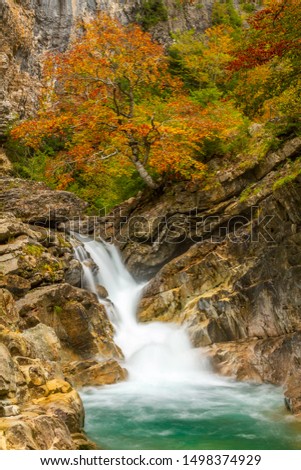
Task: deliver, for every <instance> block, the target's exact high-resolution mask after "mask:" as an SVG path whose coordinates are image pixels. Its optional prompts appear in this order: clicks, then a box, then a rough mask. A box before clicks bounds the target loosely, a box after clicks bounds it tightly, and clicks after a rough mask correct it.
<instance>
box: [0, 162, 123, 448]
mask: <svg viewBox="0 0 301 470" xmlns="http://www.w3.org/2000/svg"><path fill="white" fill-rule="evenodd" d="M1 162H2V165H1V167H0V175H1V176H0V204H1V208H0V449H89V448H93V447H94V445H93V443H91V442H90V441H89V440H88V439H87V438H86V436H85V434H84V433H83V425H84V410H83V406H82V402H81V399H80V397H79V395H78V393H77V391H76V390H75V388H78V387H81V386H84V385H102V384H110V383H115V382H117V381H119V380H123V379H124V378H125V377H126V371H125V370H124V369H123V368H122V367H121V366H120V365H119V363H118V360H120V359H122V353H121V351H120V350H119V348H118V347H117V346H116V345H115V343H114V341H113V328H112V325H111V323H110V322H109V320H108V318H107V315H106V312H105V310H104V307H103V306H101V305H100V304H99V303H98V301H97V299H96V297H95V296H94V295H93V294H90V293H89V292H87V291H85V290H83V289H81V288H80V287H79V286H80V285H81V269H82V268H81V265H80V263H79V262H78V261H77V260H76V259H74V254H73V247H72V245H71V243H70V239H69V237H66V236H65V235H64V234H63V233H58V232H57V231H56V230H55V229H54V228H55V226H56V224H58V223H61V222H62V220H65V218H66V217H67V215H69V214H73V215H78V216H79V215H80V214H81V213H82V212H83V211H84V209H85V207H86V204H85V203H84V202H83V201H81V200H80V199H78V198H77V197H75V196H73V195H71V194H69V193H65V192H60V191H58V192H55V191H51V190H49V189H48V188H47V187H46V186H45V185H43V184H39V183H33V182H30V181H23V180H20V179H14V178H11V177H10V176H9V175H7V173H9V172H10V166H9V165H8V163H7V161H6V160H5V157H4V156H3V158H2V160H1ZM52 227H53V228H52Z"/></svg>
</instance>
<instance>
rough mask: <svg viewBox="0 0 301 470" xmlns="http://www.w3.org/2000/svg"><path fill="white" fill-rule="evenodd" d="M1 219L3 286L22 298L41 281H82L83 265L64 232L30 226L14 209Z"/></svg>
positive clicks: (1, 278)
mask: <svg viewBox="0 0 301 470" xmlns="http://www.w3.org/2000/svg"><path fill="white" fill-rule="evenodd" d="M0 222H1V225H0V242H2V244H0V287H5V288H7V289H8V290H9V291H10V292H11V293H12V294H13V295H14V297H17V298H18V297H22V296H23V295H25V294H26V293H27V292H28V291H29V290H30V289H31V288H33V287H37V286H40V285H45V284H53V283H56V282H62V281H63V280H65V279H68V280H69V281H70V282H71V283H74V284H79V283H80V276H81V266H80V263H79V262H78V261H77V260H75V259H74V253H73V250H72V246H71V244H70V242H69V241H68V240H67V238H66V237H65V236H64V234H54V233H53V231H52V230H49V229H48V230H46V229H43V228H40V227H32V228H30V227H29V226H28V225H27V224H25V223H23V222H21V221H20V219H17V218H16V217H15V216H14V215H12V214H11V213H3V214H1V215H0ZM32 326H33V325H32Z"/></svg>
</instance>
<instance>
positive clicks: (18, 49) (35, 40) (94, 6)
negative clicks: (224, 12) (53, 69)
mask: <svg viewBox="0 0 301 470" xmlns="http://www.w3.org/2000/svg"><path fill="white" fill-rule="evenodd" d="M159 3H160V5H161V1H159ZM213 3H214V0H199V1H195V2H190V1H187V0H183V1H182V0H180V1H178V0H162V9H161V10H162V11H163V12H165V13H164V14H163V15H162V14H161V16H160V14H158V12H156V8H157V7H156V1H154V0H128V1H126V2H124V1H121V0H53V1H50V0H20V1H18V2H15V1H14V0H1V1H0V25H1V28H0V139H1V138H2V139H3V138H4V137H5V132H6V130H7V126H8V124H9V123H10V122H12V121H13V120H14V119H16V118H21V119H22V118H24V117H26V116H28V115H30V114H31V113H32V112H33V111H34V110H35V109H36V107H37V101H38V95H39V86H40V85H39V77H40V73H41V63H42V60H43V54H44V52H45V51H47V50H64V49H65V48H66V47H67V45H68V42H69V40H70V37H71V36H72V32H73V31H74V25H75V24H76V20H77V19H79V18H81V19H82V18H84V19H89V18H91V16H93V15H95V14H96V13H97V12H98V11H106V12H108V13H109V14H112V15H114V16H116V17H118V18H119V19H120V20H121V21H123V22H127V21H130V20H136V21H142V22H143V15H144V16H146V17H148V19H149V16H151V15H153V19H152V22H151V25H150V30H151V32H152V34H153V36H154V37H155V38H156V39H158V40H159V41H161V42H163V43H166V42H168V41H169V40H170V33H171V32H172V31H177V30H180V31H183V30H187V29H191V28H194V29H196V30H198V31H199V30H203V29H205V28H206V27H207V26H208V25H209V24H210V18H211V12H212V5H213ZM235 3H237V6H238V4H239V2H235ZM146 8H147V9H146ZM143 12H144V13H143Z"/></svg>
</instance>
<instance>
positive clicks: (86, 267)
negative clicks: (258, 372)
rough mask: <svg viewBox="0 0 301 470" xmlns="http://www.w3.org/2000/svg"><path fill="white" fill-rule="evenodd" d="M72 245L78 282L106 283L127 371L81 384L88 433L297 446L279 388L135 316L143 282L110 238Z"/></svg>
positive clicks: (136, 443)
mask: <svg viewBox="0 0 301 470" xmlns="http://www.w3.org/2000/svg"><path fill="white" fill-rule="evenodd" d="M82 241H83V240H82ZM75 251H76V256H77V258H78V259H79V260H80V261H81V263H82V265H83V271H84V278H83V287H85V288H87V289H88V290H90V291H92V292H94V293H95V294H96V295H98V286H99V285H101V286H104V287H105V288H106V290H107V291H108V294H109V300H104V299H103V298H101V297H100V296H98V298H99V301H100V302H101V303H103V304H104V305H105V307H106V309H107V313H108V315H109V317H110V319H111V321H112V323H113V325H114V328H115V342H116V344H118V346H119V347H120V348H121V349H122V351H123V353H124V356H125V361H124V367H126V369H127V370H128V372H129V379H128V380H127V381H126V382H123V383H120V384H116V385H110V386H105V387H100V388H93V387H91V388H88V389H86V390H84V391H83V392H82V398H83V401H84V404H85V409H86V429H87V432H88V434H89V435H90V436H91V438H92V439H93V440H95V441H96V442H99V444H100V445H101V446H105V447H107V448H111V449H168V448H169V449H206V448H207V449H289V448H291V449H293V448H300V447H301V441H300V438H298V437H297V434H296V432H295V429H294V427H295V421H294V419H293V418H291V417H290V416H287V415H286V414H285V411H284V407H283V399H282V395H281V391H280V390H278V389H277V388H275V387H272V386H267V385H261V386H256V385H250V384H241V383H237V382H234V381H231V380H229V379H224V378H222V377H219V376H217V375H216V374H214V373H213V372H212V371H211V370H210V365H209V363H208V361H207V360H206V358H205V357H204V356H203V355H202V354H201V353H200V351H199V350H196V349H193V348H192V347H191V345H190V342H189V338H188V336H187V334H186V332H185V330H184V329H183V328H182V327H179V326H176V325H172V324H165V323H160V322H152V323H148V324H143V323H138V322H137V318H136V311H137V306H138V302H139V299H140V297H141V294H142V289H143V287H144V285H143V284H138V283H136V281H135V280H134V279H133V278H132V276H131V275H130V274H129V272H128V271H127V270H126V268H125V266H124V264H123V263H122V260H121V257H120V255H119V252H118V250H117V248H116V247H115V246H114V245H110V244H108V243H105V242H101V243H100V242H97V241H94V240H90V241H86V242H84V243H83V246H77V247H76V248H75ZM275 422H277V424H278V426H277V427H275Z"/></svg>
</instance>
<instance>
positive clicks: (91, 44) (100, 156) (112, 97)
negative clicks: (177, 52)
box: [12, 14, 236, 188]
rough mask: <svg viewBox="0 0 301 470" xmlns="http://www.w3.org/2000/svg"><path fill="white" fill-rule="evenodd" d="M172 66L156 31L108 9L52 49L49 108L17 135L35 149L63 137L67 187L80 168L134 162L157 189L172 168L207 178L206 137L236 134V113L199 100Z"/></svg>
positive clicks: (120, 167)
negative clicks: (64, 45)
mask: <svg viewBox="0 0 301 470" xmlns="http://www.w3.org/2000/svg"><path fill="white" fill-rule="evenodd" d="M168 65H169V64H168V59H167V57H166V55H165V54H164V50H163V48H162V47H161V46H160V45H159V44H157V43H155V42H153V41H152V39H151V37H150V35H149V34H148V33H145V32H143V31H142V30H141V29H140V28H139V27H138V26H135V25H127V26H123V25H121V24H120V23H119V22H118V21H116V20H114V19H111V18H110V17H108V16H107V15H105V14H101V15H100V16H99V17H98V18H97V19H95V20H94V21H92V22H91V23H89V24H82V25H81V28H80V34H79V37H78V38H77V39H76V40H74V42H73V44H72V45H71V46H70V48H69V49H68V50H67V51H66V52H65V53H59V54H52V55H49V56H48V58H47V60H46V62H45V66H44V85H45V88H44V92H43V96H42V102H41V109H40V111H39V112H38V114H37V116H36V117H35V118H34V119H31V120H29V121H25V122H23V123H21V124H19V125H17V126H16V127H15V129H14V130H13V132H12V134H13V136H14V138H18V139H22V140H23V141H24V142H25V144H26V145H28V146H29V147H32V148H34V149H39V148H41V146H43V144H45V142H47V139H49V138H51V139H56V142H58V143H59V145H58V150H59V151H58V153H57V155H56V156H55V157H54V161H55V166H54V167H52V171H53V172H57V174H58V175H59V178H60V180H61V183H62V184H61V186H62V187H68V184H69V183H70V182H72V181H74V180H75V179H76V177H77V174H78V172H84V173H90V174H93V173H101V172H106V171H107V169H108V167H110V169H111V170H113V172H114V168H115V169H117V171H118V172H120V171H121V172H122V171H126V169H127V168H128V166H129V165H131V166H133V167H134V168H135V169H136V171H137V172H138V173H139V175H140V176H141V178H142V179H143V181H144V182H145V184H146V185H147V186H149V187H150V188H156V187H157V184H158V183H157V177H158V176H159V175H160V174H163V173H166V172H172V173H173V174H174V175H180V176H184V177H191V176H196V177H200V176H201V174H202V172H203V170H204V165H203V164H202V162H201V161H200V159H199V158H198V157H197V155H198V153H199V150H200V148H201V145H202V141H203V140H204V139H208V138H210V137H212V136H215V135H217V134H218V135H220V136H223V137H226V136H227V135H229V134H231V132H233V129H234V128H235V126H236V118H235V119H232V121H231V119H227V117H226V115H225V113H226V111H225V113H224V115H223V111H222V110H221V109H220V108H219V109H215V108H214V107H208V108H206V109H204V108H203V107H202V106H200V105H198V104H197V103H196V102H193V101H192V100H191V99H190V98H189V96H188V94H187V92H186V91H185V90H184V89H183V86H182V84H181V82H180V80H178V79H177V78H175V77H173V76H172V75H170V73H169V71H168Z"/></svg>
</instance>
